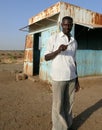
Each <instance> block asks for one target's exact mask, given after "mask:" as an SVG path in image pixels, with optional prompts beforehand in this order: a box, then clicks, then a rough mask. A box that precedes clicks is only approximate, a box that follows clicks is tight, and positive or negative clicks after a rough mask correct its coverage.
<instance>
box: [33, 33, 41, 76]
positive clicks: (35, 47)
mask: <svg viewBox="0 0 102 130" xmlns="http://www.w3.org/2000/svg"><path fill="white" fill-rule="evenodd" d="M40 38H41V33H36V34H34V44H33V75H39V64H40Z"/></svg>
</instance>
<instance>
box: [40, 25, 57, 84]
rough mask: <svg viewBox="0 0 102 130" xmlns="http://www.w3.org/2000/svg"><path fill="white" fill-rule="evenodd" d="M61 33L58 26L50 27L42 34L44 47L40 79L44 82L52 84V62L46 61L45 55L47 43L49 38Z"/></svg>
mask: <svg viewBox="0 0 102 130" xmlns="http://www.w3.org/2000/svg"><path fill="white" fill-rule="evenodd" d="M58 31H59V28H58V26H53V27H49V29H48V30H46V31H43V32H42V33H41V39H42V47H41V52H40V74H39V77H40V78H41V79H43V80H47V81H49V82H50V80H51V78H50V70H51V61H47V62H46V61H45V60H44V53H45V51H46V47H47V41H48V39H49V37H50V36H51V35H53V34H55V33H57V32H58Z"/></svg>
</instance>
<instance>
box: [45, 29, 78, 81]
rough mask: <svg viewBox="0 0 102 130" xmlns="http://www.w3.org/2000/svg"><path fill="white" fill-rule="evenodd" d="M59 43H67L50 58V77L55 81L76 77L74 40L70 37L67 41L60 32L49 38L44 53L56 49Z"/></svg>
mask: <svg viewBox="0 0 102 130" xmlns="http://www.w3.org/2000/svg"><path fill="white" fill-rule="evenodd" d="M61 44H65V45H68V47H67V49H66V50H65V51H61V52H60V53H59V54H58V55H57V56H56V57H55V58H54V59H53V60H52V65H51V78H52V80H55V81H68V80H71V79H74V78H76V77H77V74H76V65H75V61H76V59H75V56H76V49H77V42H76V40H75V39H74V38H73V37H71V39H70V41H68V37H67V36H66V35H65V34H64V33H63V32H60V33H58V34H56V35H54V36H52V37H51V38H50V39H49V41H48V45H47V50H46V53H45V54H48V53H51V52H54V51H56V50H57V49H58V48H59V46H60V45H61Z"/></svg>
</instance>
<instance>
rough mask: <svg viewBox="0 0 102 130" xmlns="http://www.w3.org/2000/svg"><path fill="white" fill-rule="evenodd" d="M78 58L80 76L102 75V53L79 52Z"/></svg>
mask: <svg viewBox="0 0 102 130" xmlns="http://www.w3.org/2000/svg"><path fill="white" fill-rule="evenodd" d="M76 58H77V69H78V75H79V76H89V75H101V74H102V51H97V50H78V51H77V57H76Z"/></svg>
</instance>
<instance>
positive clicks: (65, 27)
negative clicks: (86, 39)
mask: <svg viewBox="0 0 102 130" xmlns="http://www.w3.org/2000/svg"><path fill="white" fill-rule="evenodd" d="M61 25H62V31H63V33H64V34H66V35H68V34H70V31H71V29H72V26H73V19H72V17H70V16H65V17H63V18H62V24H61Z"/></svg>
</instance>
